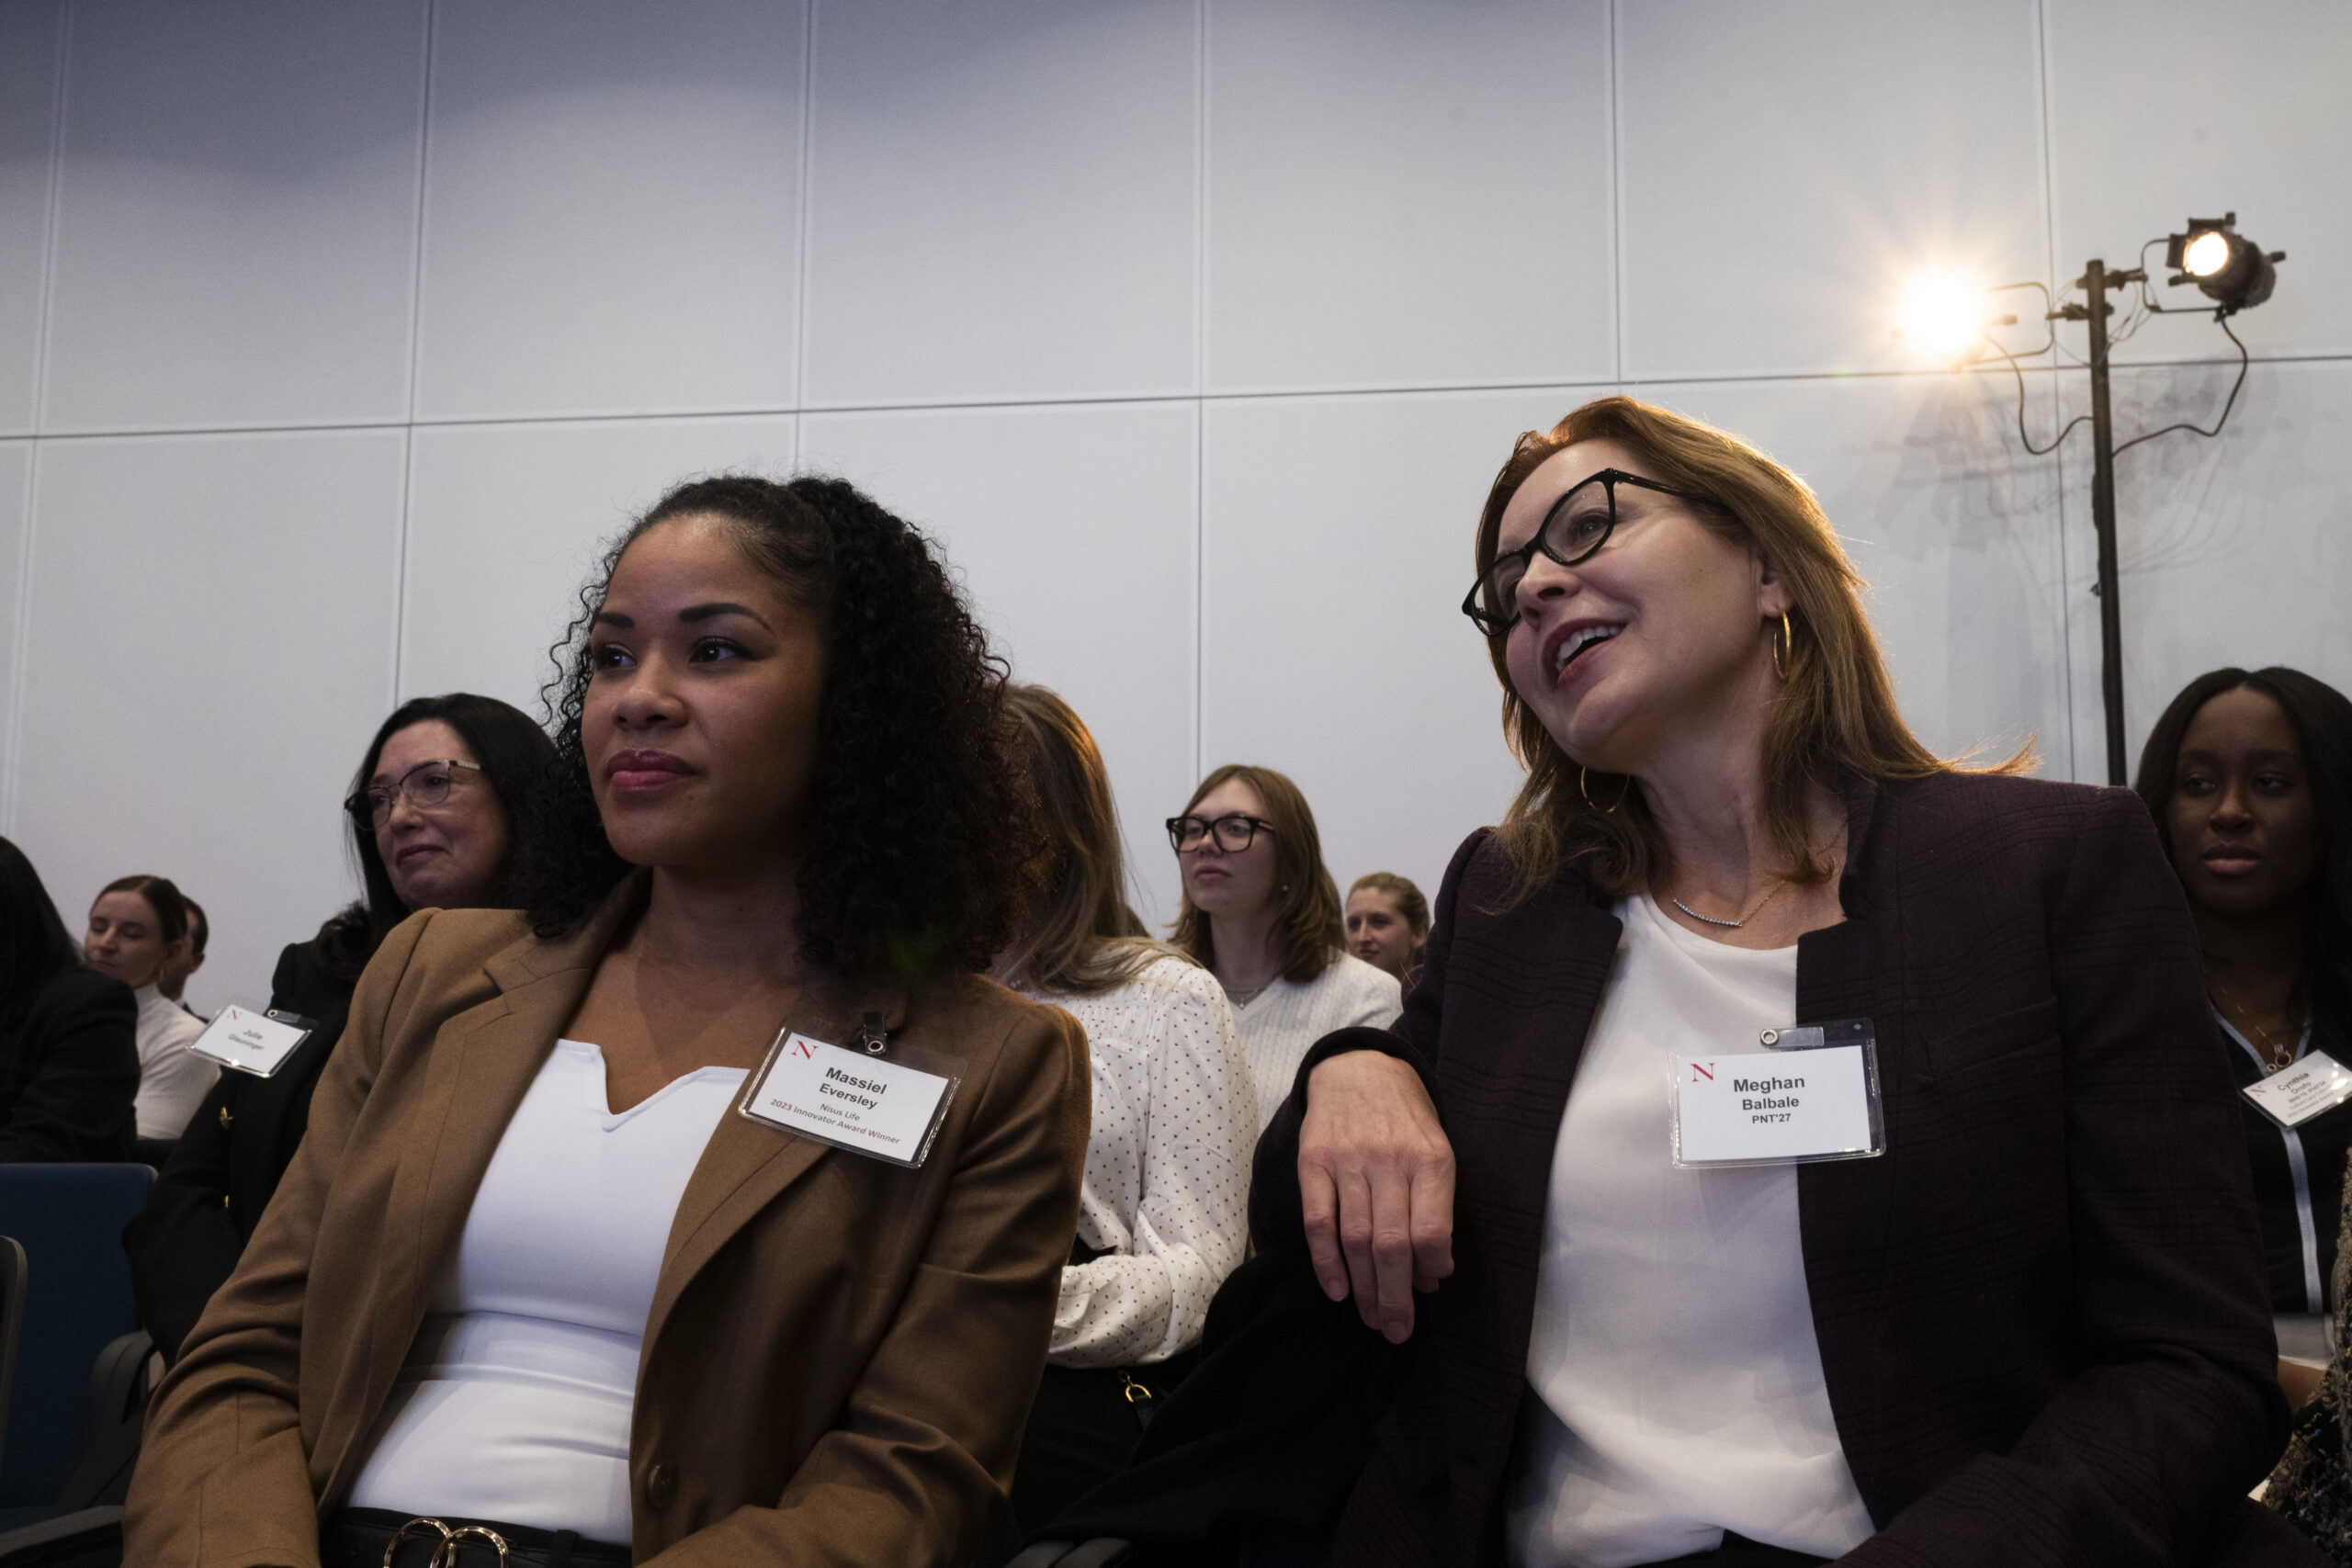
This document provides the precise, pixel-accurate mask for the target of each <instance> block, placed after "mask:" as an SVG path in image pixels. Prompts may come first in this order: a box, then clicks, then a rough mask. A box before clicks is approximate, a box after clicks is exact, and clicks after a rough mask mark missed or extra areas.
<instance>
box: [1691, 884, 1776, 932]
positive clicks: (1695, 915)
mask: <svg viewBox="0 0 2352 1568" xmlns="http://www.w3.org/2000/svg"><path fill="white" fill-rule="evenodd" d="M1786 886H1788V883H1787V882H1785V881H1781V882H1775V883H1773V884H1772V890H1771V891H1770V893H1767V894H1765V895H1764V897H1761V898H1758V900H1756V902H1755V903H1753V904H1751V905H1749V906H1748V907H1747V911H1746V912H1745V913H1743V914H1742V915H1741V916H1740V917H1739V919H1736V920H1719V919H1715V917H1714V916H1713V915H1702V914H1701V913H1699V911H1698V910H1696V909H1694V908H1691V906H1690V905H1688V904H1686V903H1684V902H1683V901H1682V900H1681V899H1679V898H1677V897H1674V895H1673V894H1671V893H1669V894H1668V895H1667V898H1668V901H1669V902H1670V903H1672V904H1673V906H1674V907H1675V908H1678V909H1679V910H1681V911H1682V912H1683V913H1684V914H1686V915H1688V916H1690V917H1691V919H1694V920H1704V921H1705V922H1706V923H1707V924H1709V925H1711V926H1721V927H1723V928H1724V930H1725V931H1737V930H1738V929H1739V928H1740V927H1742V926H1744V925H1746V924H1747V922H1748V921H1750V920H1752V919H1755V918H1756V917H1757V916H1758V915H1760V914H1762V913H1763V912H1764V906H1765V905H1767V904H1769V903H1770V902H1771V901H1772V900H1773V899H1775V898H1777V897H1780V896H1781V888H1783V887H1786Z"/></svg>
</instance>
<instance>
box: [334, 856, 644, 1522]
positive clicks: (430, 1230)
mask: <svg viewBox="0 0 2352 1568" xmlns="http://www.w3.org/2000/svg"><path fill="white" fill-rule="evenodd" d="M641 880H642V879H641V878H632V879H631V881H630V882H628V883H625V884H623V885H622V887H621V888H620V889H618V890H616V893H615V895H614V897H611V898H608V899H607V900H606V901H605V905H604V906H603V907H602V908H599V909H598V910H597V912H596V913H595V914H594V915H593V916H591V917H590V918H589V919H588V921H587V922H586V923H585V924H584V925H583V926H582V929H581V930H580V931H578V932H577V933H575V934H574V935H572V936H570V937H567V938H565V939H563V940H562V941H560V942H538V941H536V940H534V939H530V938H526V939H524V940H523V941H522V942H517V943H515V945H514V946H512V947H510V948H507V949H506V950H505V951H504V952H503V953H497V954H496V955H494V956H493V957H492V958H490V959H489V960H488V961H486V962H485V963H484V964H483V965H482V967H483V969H484V971H485V972H486V973H487V974H488V975H489V976H490V978H491V981H492V984H494V985H495V986H497V987H498V990H499V994H498V995H497V996H495V997H492V998H490V999H489V1000H487V1001H485V1002H482V1003H481V1004H480V1005H479V1006H476V1007H472V1008H469V1009H467V1010H465V1011H464V1012H461V1013H458V1015H457V1016H456V1017H454V1018H451V1019H449V1020H447V1021H445V1022H443V1023H442V1025H441V1026H440V1028H439V1029H438V1030H436V1031H435V1033H434V1037H433V1042H432V1043H431V1044H430V1045H429V1046H428V1047H427V1048H426V1049H427V1053H428V1055H427V1056H426V1060H425V1064H424V1088H423V1090H422V1093H421V1095H420V1097H419V1100H418V1104H417V1107H416V1110H415V1111H414V1113H413V1121H412V1122H411V1124H412V1125H413V1126H415V1127H418V1128H420V1129H430V1130H431V1131H430V1132H429V1133H427V1134H425V1135H424V1136H422V1137H420V1138H419V1139H418V1141H417V1143H416V1144H415V1145H413V1146H412V1147H410V1148H408V1149H405V1150H403V1151H402V1153H401V1163H400V1168H399V1170H398V1172H397V1173H395V1175H394V1176H393V1178H392V1191H391V1197H390V1202H389V1205H388V1212H389V1213H390V1219H389V1220H388V1221H387V1224H386V1226H385V1235H384V1237H383V1245H384V1249H385V1268H384V1271H383V1274H382V1275H381V1279H382V1280H383V1281H384V1283H385V1285H386V1288H387V1292H388V1293H389V1294H390V1295H391V1297H392V1299H390V1300H388V1301H385V1302H384V1303H382V1304H381V1306H380V1308H379V1311H378V1312H377V1313H376V1314H375V1321H374V1325H373V1331H372V1332H371V1334H370V1336H369V1338H368V1383H369V1387H368V1408H370V1409H380V1408H381V1407H382V1405H383V1402H384V1401H385V1400H386V1399H387V1398H388V1397H390V1393H391V1391H392V1385H393V1383H394V1382H397V1381H398V1379H399V1376H400V1370H401V1363H402V1362H404V1361H405V1360H406V1359H407V1358H408V1352H409V1347H410V1346H411V1345H413V1343H414V1342H415V1340H416V1335H417V1330H418V1329H419V1328H420V1327H421V1326H422V1325H424V1317H425V1314H426V1311H427V1309H428V1308H429V1307H430V1306H431V1305H432V1300H433V1294H434V1292H435V1290H436V1289H437V1288H438V1287H439V1285H440V1282H441V1276H442V1273H443V1271H444V1270H445V1269H447V1266H448V1263H449V1260H450V1259H451V1258H453V1257H454V1256H455V1255H456V1251H457V1247H458V1239H459V1237H460V1236H461V1235H463V1234H464V1231H465V1224H466V1216H467V1213H469V1211H470V1210H471V1208H472V1207H473V1201H474V1194H475V1193H476V1192H477V1191H478V1190H480V1189H481V1179H482V1176H483V1174H484V1172H486V1171H487V1170H489V1168H490V1161H491V1157H492V1156H493V1155H495V1154H496V1153H497V1152H498V1145H499V1140H500V1139H502V1138H503V1137H504V1136H505V1134H506V1124H507V1123H508V1122H511V1121H513V1120H514V1117H515V1111H516V1109H517V1108H518V1107H520V1106H521V1104H522V1103H523V1097H524V1095H525V1094H526V1093H528V1092H529V1090H530V1088H531V1082H532V1080H533V1079H534V1078H536V1077H537V1076H538V1072H539V1068H540V1066H541V1065H542V1064H544V1063H545V1062H546V1060H547V1058H548V1053H549V1052H550V1051H552V1050H553V1049H554V1048H555V1041H556V1036H557V1035H558V1034H559V1033H560V1032H562V1029H563V1026H564V1025H565V1024H566V1023H568V1022H570V1021H571V1016H572V1014H574V1013H576V1012H578V1011H579V1010H580V1002H581V998H583V997H585V996H586V995H587V992H588V983H589V981H590V980H592V979H593V978H594V976H595V971H596V960H597V959H598V958H599V957H601V956H602V955H603V953H604V951H605V948H606V947H607V946H608V945H610V943H611V941H612V937H613V933H614V931H615V930H616V928H617V927H618V926H619V924H620V922H621V921H622V920H623V919H626V918H627V917H628V915H630V914H632V913H634V911H635V908H636V907H637V904H638V903H639V902H640V901H641V900H642V889H641V886H638V884H639V883H641ZM632 894H634V895H635V897H631V895H632ZM361 1457H363V1456H360V1455H357V1454H356V1453H355V1454H349V1455H345V1456H341V1457H340V1458H338V1460H337V1461H335V1463H334V1469H335V1470H336V1471H337V1472H342V1471H343V1470H345V1469H346V1468H348V1467H350V1466H352V1465H354V1464H356V1462H357V1461H358V1460H359V1459H360V1458H361ZM355 1479H356V1472H355V1473H354V1474H349V1475H345V1474H341V1473H337V1474H336V1476H335V1478H334V1481H333V1482H332V1483H330V1488H329V1490H328V1491H327V1492H326V1493H325V1494H323V1495H328V1496H339V1495H342V1492H341V1489H342V1487H343V1486H345V1485H346V1484H348V1483H350V1482H351V1481H353V1480H355Z"/></svg>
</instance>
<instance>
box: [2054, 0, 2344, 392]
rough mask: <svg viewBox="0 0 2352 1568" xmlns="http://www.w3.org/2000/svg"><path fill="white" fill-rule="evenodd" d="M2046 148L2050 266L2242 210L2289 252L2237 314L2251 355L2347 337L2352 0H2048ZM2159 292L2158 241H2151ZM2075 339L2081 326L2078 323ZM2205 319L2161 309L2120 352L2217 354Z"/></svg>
mask: <svg viewBox="0 0 2352 1568" xmlns="http://www.w3.org/2000/svg"><path fill="white" fill-rule="evenodd" d="M2049 10H2050V29H2049V30H2050V100H2051V111H2052V112H2051V138H2050V140H2051V161H2052V173H2053V175H2054V176H2055V186H2056V189H2055V200H2054V205H2055V207H2056V209H2057V230H2058V235H2057V238H2058V256H2057V262H2058V266H2059V268H2060V270H2061V276H2064V277H2066V278H2074V277H2078V276H2081V275H2082V269H2083V264H2084V263H2085V262H2086V261H2087V260H2089V259H2090V258H2091V257H2093V256H2098V257H2099V258H2101V259H2102V260H2104V261H2105V262H2106V263H2107V264H2108V265H2109V266H2112V267H2129V266H2133V265H2137V264H2138V254H2139V249H2140V246H2141V244H2142V243H2143V242H2145V241H2148V240H2152V239H2156V238H2158V237H2160V236H2162V235H2165V234H2169V233H2174V232H2177V231H2179V230H2180V227H2181V224H2182V220H2185V219H2188V218H2192V217H2194V218H2218V217H2220V216H2221V215H2222V213H2224V212H2228V211H2235V212H2236V213H2237V215H2238V219H2239V221H2240V223H2241V225H2242V226H2243V229H2244V231H2245V234H2246V235H2247V236H2248V237H2249V238H2251V239H2254V240H2256V241H2257V242H2259V243H2261V244H2262V246H2263V248H2264V249H2266V250H2274V251H2285V252H2286V253H2287V260H2286V261H2285V262H2284V263H2282V264H2281V265H2280V266H2279V268H2278V292H2277V294H2275V295H2274V296H2273V297H2272V298H2271V299H2270V301H2269V302H2268V303H2267V304H2266V305H2263V306H2262V307H2260V308H2259V309H2258V310H2250V311H2248V312H2246V313H2245V315H2244V316H2242V317H2240V318H2239V319H2238V320H2237V321H2236V322H2235V323H2233V324H2234V325H2235V326H2236V327H2237V328H2238V331H2239V334H2240V335H2241V336H2243V337H2244V338H2245V340H2246V343H2247V344H2248V345H2249V346H2250V347H2252V348H2253V350H2254V352H2255V353H2256V354H2284V355H2311V354H2346V353H2352V293H2347V292H2346V289H2345V288H2344V287H2343V282H2342V280H2343V277H2344V258H2345V257H2346V255H2347V254H2352V200H2347V199H2346V186H2345V179H2344V170H2343V155H2344V150H2345V149H2346V147H2352V91H2347V90H2346V66H2347V63H2352V7H2347V6H2343V5H2341V4H2337V3H2335V0H2264V4H2262V5H2259V6H2238V7H2235V8H2233V9H2231V10H2229V11H2226V12H2219V11H2215V10H2214V9H2212V8H2211V6H2198V5H2192V4H2188V3H2187V0H2153V3H2151V0H2050V5H2049ZM2148 259H2149V263H2150V276H2151V277H2152V278H2153V279H2154V281H2155V283H2156V286H2157V287H2156V293H2157V296H2158V298H2159V299H2160V300H2161V301H2162V302H2163V303H2165V304H2167V305H2175V306H2180V307H2184V308H2187V307H2193V306H2195V305H2197V304H2199V303H2201V302H2202V300H2203V298H2204V297H2203V296H2202V295H2201V294H2199V292H2198V291H2197V290H2196V289H2194V288H2165V287H2164V286H2163V280H2164V278H2165V276H2168V274H2166V273H2165V271H2164V270H2163V265H2164V249H2163V247H2162V246H2158V247H2157V248H2156V249H2155V250H2154V251H2152V252H2150V253H2149V258H2148ZM2075 343H2076V344H2077V345H2078V346H2079V344H2080V338H2079V335H2077V336H2076V337H2075ZM2228 349H2229V345H2228V344H2226V343H2222V342H2221V341H2220V334H2219V333H2215V332H2214V331H2213V330H2212V329H2211V327H2207V326H2202V325H2199V324H2196V323H2193V322H2191V321H2152V322H2150V323H2149V325H2148V327H2147V328H2146V330H2144V331H2143V332H2142V333H2140V334H2139V335H2138V337H2137V338H2135V339H2134V340H2133V341H2132V342H2131V343H2130V344H2125V345H2123V346H2121V347H2120V348H2119V349H2118V350H2117V357H2118V358H2119V359H2131V358H2180V357H2184V356H2193V355H2206V354H2211V353H2216V352H2227V351H2228Z"/></svg>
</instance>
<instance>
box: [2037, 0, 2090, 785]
mask: <svg viewBox="0 0 2352 1568" xmlns="http://www.w3.org/2000/svg"><path fill="white" fill-rule="evenodd" d="M2032 5H2033V76H2034V80H2033V89H2034V97H2035V101H2036V102H2037V103H2038V104H2039V105H2040V106H2041V124H2040V125H2039V126H2038V127H2036V131H2037V140H2038V141H2040V143H2041V243H2042V245H2043V247H2044V250H2045V252H2046V254H2047V256H2048V263H2047V265H2048V266H2049V272H2048V274H2047V276H2048V277H2049V279H2050V283H2051V287H2052V292H2053V293H2054V292H2055V290H2056V288H2057V285H2058V280H2059V278H2060V277H2061V276H2064V275H2063V274H2062V273H2060V271H2059V270H2058V176H2057V169H2056V164H2055V152H2054V150H2053V148H2052V129H2051V127H2052V124H2053V123H2054V122H2053V121H2052V118H2051V101H2050V98H2051V95H2050V7H2049V6H2048V4H2047V3H2046V0H2032ZM2055 341H2056V323H2055V322H2052V342H2055ZM2048 368H2050V369H2051V370H2052V371H2055V370H2058V369H2060V368H2061V367H2060V366H2059V365H2058V364H2057V363H2056V361H2055V357H2054V356H2053V357H2052V363H2051V365H2050V366H2049V367H2048ZM2058 387H2059V383H2058V382H2057V381H2056V380H2055V379H2052V381H2051V382H2050V383H2049V392H2050V403H2051V407H2052V410H2053V411H2055V412H2059V413H2061V414H2063V413H2064V407H2063V405H2062V403H2061V400H2060V398H2059V392H2058ZM2052 457H2054V459H2055V461H2056V465H2057V473H2058V496H2057V502H2056V507H2055V511H2056V513H2057V525H2056V526H2057V530H2058V533H2057V538H2056V539H2055V541H2054V543H2055V546H2056V548H2057V555H2058V571H2057V576H2056V581H2057V583H2058V647H2059V649H2060V655H2059V660H2058V680H2059V688H2058V689H2059V692H2060V694H2061V701H2062V703H2063V704H2064V709H2065V714H2066V776H2067V777H2068V778H2070V779H2078V778H2080V777H2082V776H2083V775H2082V770H2081V761H2082V748H2081V744H2080V740H2079V738H2078V737H2077V735H2076V734H2075V729H2076V726H2075V600H2074V595H2073V594H2072V593H2070V592H2067V588H2066V510H2067V509H2066V454H2065V453H2064V451H2059V452H2056V453H2053V454H2052Z"/></svg>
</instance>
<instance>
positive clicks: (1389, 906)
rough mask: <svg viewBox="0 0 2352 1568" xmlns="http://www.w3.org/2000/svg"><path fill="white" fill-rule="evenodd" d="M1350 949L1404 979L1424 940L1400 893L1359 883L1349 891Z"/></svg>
mask: <svg viewBox="0 0 2352 1568" xmlns="http://www.w3.org/2000/svg"><path fill="white" fill-rule="evenodd" d="M1348 951H1349V952H1350V953H1354V954H1355V955H1356V956H1357V957H1358V958H1361V959H1363V961H1364V962H1365V963H1366V964H1371V965H1372V966H1373V967H1374V968H1375V969H1385V970H1386V971H1387V972H1388V973H1389V974H1391V975H1394V976H1397V978H1398V979H1400V980H1401V979H1403V978H1404V976H1405V971H1406V970H1408V969H1409V968H1411V967H1412V966H1413V963H1414V960H1415V959H1416V958H1418V957H1419V951H1420V942H1419V939H1418V938H1416V937H1415V936H1414V935H1413V928H1412V926H1411V924H1410V923H1409V922H1408V921H1407V920H1406V919H1405V909H1404V906H1403V905H1402V904H1401V903H1400V902H1399V901H1398V900H1397V895H1395V894H1394V893H1390V892H1387V891H1386V890H1385V889H1383V888H1378V887H1359V888H1357V889H1356V890H1355V891H1354V892H1352V893H1351V894H1349V895H1348Z"/></svg>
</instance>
